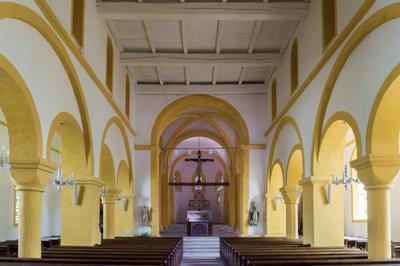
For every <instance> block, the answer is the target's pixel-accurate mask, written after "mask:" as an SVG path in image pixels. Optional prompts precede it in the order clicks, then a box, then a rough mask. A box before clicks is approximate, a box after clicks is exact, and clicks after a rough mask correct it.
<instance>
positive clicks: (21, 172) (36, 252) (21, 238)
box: [10, 158, 56, 258]
mask: <svg viewBox="0 0 400 266" xmlns="http://www.w3.org/2000/svg"><path fill="white" fill-rule="evenodd" d="M55 170H56V165H54V164H52V163H49V162H47V161H44V160H41V159H39V158H33V159H31V160H23V161H19V160H13V161H12V162H11V170H10V171H11V176H12V179H13V182H14V184H15V186H16V191H19V194H20V198H19V200H20V206H19V208H20V209H19V215H20V220H19V224H18V257H19V258H40V257H41V255H42V251H41V248H42V244H41V223H42V193H43V191H44V188H45V187H46V185H47V184H48V182H49V179H50V174H51V173H52V172H54V171H55Z"/></svg>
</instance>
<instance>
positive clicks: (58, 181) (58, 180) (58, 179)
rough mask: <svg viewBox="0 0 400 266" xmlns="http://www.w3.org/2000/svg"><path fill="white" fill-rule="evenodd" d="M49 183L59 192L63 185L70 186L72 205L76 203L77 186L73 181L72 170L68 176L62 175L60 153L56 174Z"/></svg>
mask: <svg viewBox="0 0 400 266" xmlns="http://www.w3.org/2000/svg"><path fill="white" fill-rule="evenodd" d="M50 184H51V185H54V186H55V187H56V188H57V191H58V192H61V188H62V187H63V186H72V189H73V202H74V205H78V194H79V188H78V185H77V184H76V183H75V182H74V172H71V173H70V174H69V175H68V178H66V177H64V175H63V170H62V166H61V155H60V159H59V162H58V169H57V172H56V176H55V177H54V178H52V179H51V180H50Z"/></svg>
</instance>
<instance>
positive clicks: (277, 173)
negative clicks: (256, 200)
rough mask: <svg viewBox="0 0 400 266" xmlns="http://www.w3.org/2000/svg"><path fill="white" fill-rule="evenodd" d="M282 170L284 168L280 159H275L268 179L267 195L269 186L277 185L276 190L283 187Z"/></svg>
mask: <svg viewBox="0 0 400 266" xmlns="http://www.w3.org/2000/svg"><path fill="white" fill-rule="evenodd" d="M283 169H284V168H283V164H282V161H281V160H280V159H275V160H274V162H273V164H272V169H271V175H270V176H269V178H268V193H269V191H270V188H271V184H273V185H276V184H279V187H278V189H279V188H281V187H282V186H283V177H284V174H285V173H284V172H283ZM275 179H278V181H276V180H275ZM273 180H274V183H272V181H273ZM275 181H276V182H275Z"/></svg>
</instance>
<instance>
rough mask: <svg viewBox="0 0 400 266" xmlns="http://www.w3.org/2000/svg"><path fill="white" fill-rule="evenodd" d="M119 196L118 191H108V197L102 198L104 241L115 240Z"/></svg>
mask: <svg viewBox="0 0 400 266" xmlns="http://www.w3.org/2000/svg"><path fill="white" fill-rule="evenodd" d="M117 196H118V191H117V190H108V193H107V195H105V196H103V197H102V198H101V199H102V203H103V226H104V232H103V238H104V239H114V238H115V203H116V200H117Z"/></svg>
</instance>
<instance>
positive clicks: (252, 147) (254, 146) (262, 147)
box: [240, 144, 267, 150]
mask: <svg viewBox="0 0 400 266" xmlns="http://www.w3.org/2000/svg"><path fill="white" fill-rule="evenodd" d="M240 147H241V148H242V149H245V150H265V148H266V147H267V145H266V144H247V145H240Z"/></svg>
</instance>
